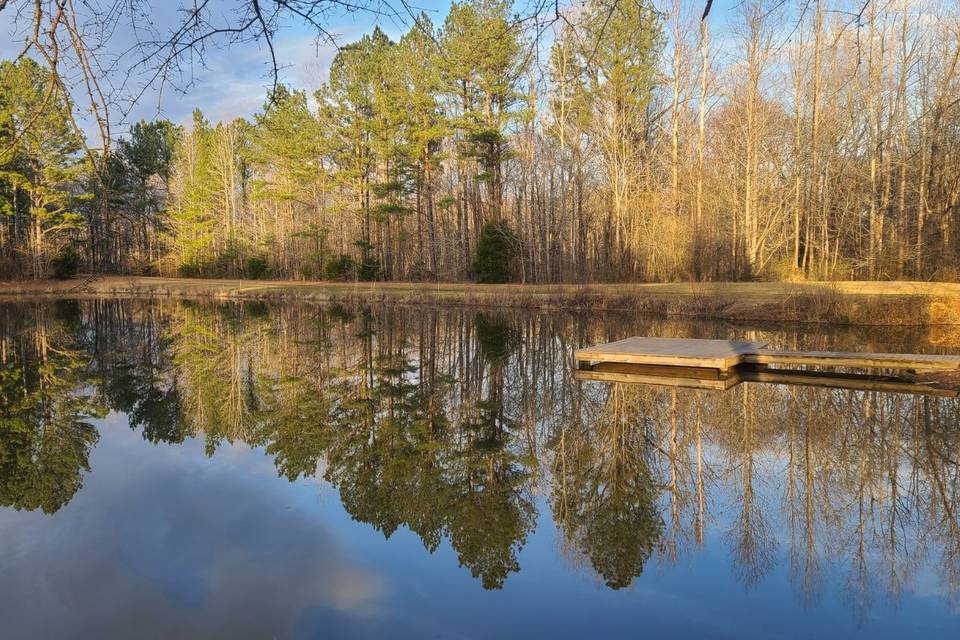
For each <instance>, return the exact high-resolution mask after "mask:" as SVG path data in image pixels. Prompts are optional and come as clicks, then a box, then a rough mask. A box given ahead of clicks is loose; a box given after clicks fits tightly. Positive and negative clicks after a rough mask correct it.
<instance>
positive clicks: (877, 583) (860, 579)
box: [0, 301, 960, 615]
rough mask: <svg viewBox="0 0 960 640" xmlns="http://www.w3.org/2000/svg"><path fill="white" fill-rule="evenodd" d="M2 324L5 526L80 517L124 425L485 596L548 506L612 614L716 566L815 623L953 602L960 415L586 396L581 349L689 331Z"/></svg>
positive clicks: (839, 395) (638, 389)
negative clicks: (402, 551) (457, 571)
mask: <svg viewBox="0 0 960 640" xmlns="http://www.w3.org/2000/svg"><path fill="white" fill-rule="evenodd" d="M14 309H16V310H14ZM24 310H27V312H26V313H25V312H24ZM0 313H2V314H4V315H3V317H0V320H3V321H4V322H3V325H2V328H0V362H2V364H3V369H2V377H0V401H2V407H0V420H2V423H0V504H3V505H7V506H13V507H16V508H21V509H43V510H44V511H46V512H53V511H55V510H56V509H58V508H60V507H62V506H63V505H64V504H66V502H68V501H69V500H70V498H71V496H73V495H74V494H75V493H76V491H77V490H78V489H79V488H80V486H81V483H82V479H83V472H84V470H86V469H87V466H88V460H89V454H90V450H91V448H92V447H93V446H94V444H95V442H96V438H97V433H96V431H95V430H94V429H93V427H92V426H91V425H90V424H89V418H90V417H91V416H97V415H102V414H103V413H104V411H105V410H106V408H107V407H109V408H110V409H112V410H114V411H120V412H123V413H125V414H126V415H127V418H128V421H129V424H130V426H131V428H133V429H137V430H139V431H140V432H141V433H142V435H143V437H144V439H146V440H148V441H150V442H155V443H170V444H174V445H175V444H177V443H181V442H183V441H185V440H187V439H189V438H199V439H202V441H203V442H205V444H206V450H207V453H208V454H210V455H215V454H216V451H217V449H218V447H219V446H220V445H221V443H223V442H225V441H228V442H242V443H245V444H247V445H250V446H254V447H261V448H262V450H263V451H265V452H266V453H267V455H269V456H270V458H271V459H272V461H273V463H274V465H275V466H276V470H277V473H278V474H279V475H280V476H282V477H284V478H287V479H289V480H290V481H296V480H298V479H301V478H305V477H310V476H315V475H318V476H321V477H322V478H323V479H324V480H325V481H326V482H327V483H329V485H330V486H332V487H333V488H334V489H335V490H336V491H337V492H338V494H339V497H340V500H341V502H342V503H343V506H344V508H345V509H346V511H347V512H348V513H349V514H350V515H351V516H352V517H353V518H354V519H356V520H357V521H360V522H364V523H367V524H369V525H370V526H371V527H373V528H375V529H376V530H378V531H380V532H382V533H383V535H384V536H385V537H390V536H392V535H393V534H394V533H395V532H396V531H397V530H398V529H401V528H406V529H408V530H409V531H411V532H413V533H414V534H415V535H417V536H418V537H419V538H420V540H421V541H422V542H423V545H424V547H425V548H426V549H427V550H428V551H429V552H433V551H435V550H436V549H438V548H439V547H440V546H441V545H445V544H449V545H450V547H451V548H452V550H453V551H454V552H455V553H456V554H457V557H458V562H459V563H460V564H461V566H463V567H465V568H466V569H467V570H468V571H469V572H470V573H471V574H472V575H473V576H475V577H476V578H477V580H478V581H479V582H480V584H482V585H483V586H484V587H486V588H492V589H495V588H501V587H503V586H504V585H505V584H506V583H507V581H508V580H509V577H510V575H511V574H513V573H515V572H517V571H519V570H520V568H521V567H520V565H521V562H522V556H521V550H522V549H523V547H524V545H525V544H526V543H527V540H528V538H529V537H530V535H531V533H532V532H533V530H534V528H535V526H536V523H537V519H538V517H539V516H540V515H541V514H539V513H538V510H537V507H536V504H537V503H536V501H535V498H534V497H535V496H537V495H544V496H547V497H548V502H547V504H548V505H549V510H550V511H549V513H548V514H544V515H547V516H548V517H552V518H553V519H554V520H555V521H556V523H557V529H558V532H559V535H560V541H561V545H562V546H563V549H564V551H565V552H569V553H566V554H565V555H566V557H568V558H569V559H570V560H571V561H572V562H576V563H579V564H582V565H583V566H584V567H588V568H589V571H591V572H592V573H595V574H596V575H597V576H598V578H599V580H601V581H602V582H603V583H604V584H606V585H607V586H608V587H609V588H613V589H620V588H624V587H627V586H629V585H631V584H634V583H635V582H636V581H637V580H638V579H640V576H642V575H643V573H644V571H645V570H646V569H647V567H648V566H649V565H650V563H651V562H658V563H661V564H671V563H676V562H679V561H681V560H682V559H683V558H684V557H685V554H687V553H689V552H690V550H691V549H696V548H697V547H698V546H700V545H707V546H711V545H713V546H716V545H719V546H721V547H722V550H723V551H724V553H725V554H726V556H727V557H728V558H729V561H730V563H731V574H732V575H733V576H734V577H735V578H736V579H737V580H739V581H740V582H741V583H742V584H744V585H745V586H748V587H751V588H762V585H764V584H765V583H766V582H767V581H769V580H770V579H771V575H773V571H772V570H773V569H774V568H775V567H776V566H777V563H778V562H780V561H781V560H780V558H781V557H784V560H783V562H785V563H786V564H787V567H786V568H787V569H788V570H789V575H790V580H791V582H792V584H793V588H794V589H795V591H796V593H797V594H798V596H799V598H800V599H801V601H802V602H803V603H804V604H805V605H806V606H814V605H815V604H816V603H817V602H818V601H820V600H821V599H823V598H824V596H825V590H826V589H827V588H828V587H830V585H832V584H833V583H835V582H836V581H837V580H839V581H840V582H842V584H843V588H842V589H841V590H840V592H839V595H840V596H841V597H842V599H843V602H844V605H845V606H846V607H847V608H848V609H850V610H851V611H852V612H854V613H855V614H856V615H868V614H869V612H870V611H871V610H872V609H873V608H874V607H875V606H877V603H878V602H879V601H880V600H881V597H884V598H889V599H892V600H894V601H896V599H897V598H899V597H900V595H901V594H902V593H904V592H906V591H909V590H910V589H911V587H912V585H914V584H915V582H916V580H917V579H918V576H919V575H920V574H921V572H922V571H924V570H927V568H928V567H932V568H935V570H936V571H938V572H939V578H940V585H939V590H940V592H941V593H943V594H944V595H945V597H948V598H953V599H956V598H957V597H958V594H960V522H958V513H960V465H958V456H957V454H956V452H957V451H958V450H960V446H958V445H960V402H958V401H956V400H949V399H942V398H930V397H918V396H900V395H892V394H882V393H874V392H864V391H851V390H843V389H813V388H807V389H802V390H799V389H796V388H788V387H778V386H761V385H742V386H740V387H738V388H736V389H735V390H733V391H731V392H728V393H713V392H704V391H693V390H683V389H671V388H663V387H651V386H642V385H623V384H615V385H606V384H597V383H581V382H577V381H575V380H574V379H573V378H572V376H571V375H570V373H571V371H570V362H569V356H570V353H571V351H572V347H573V346H574V345H577V344H586V343H593V342H603V341H606V340H607V339H609V338H610V337H611V335H612V334H619V335H624V334H626V333H628V332H629V333H637V334H643V333H647V334H656V333H659V334H667V335H668V334H670V332H671V331H672V329H671V328H670V327H669V326H664V325H656V324H651V325H642V326H641V325H640V324H639V322H640V321H637V320H635V319H630V320H629V322H628V323H627V324H624V325H623V326H620V325H616V323H615V321H614V320H609V319H608V320H605V321H603V322H600V321H597V320H596V319H589V318H581V317H577V316H567V315H562V314H542V315H540V314H522V313H513V314H505V313H498V314H493V313H483V314H475V313H472V312H470V311H467V310H462V309H429V310H428V309H424V308H402V307H388V306H371V307H363V306H353V305H343V306H323V305H317V306H309V305H283V306H277V307H273V306H266V305H262V304H256V305H241V304H205V303H189V304H185V303H177V302H164V303H144V302H126V303H115V302H105V301H89V302H83V303H81V304H79V305H78V304H75V303H74V304H61V305H58V306H57V307H53V306H49V305H44V304H36V305H20V306H18V307H10V306H6V307H0ZM624 322H627V321H624ZM644 322H646V321H644ZM742 337H746V338H750V339H764V337H765V336H764V335H762V334H751V335H745V336H742ZM799 339H800V338H798V340H799ZM818 339H819V338H818V336H807V337H804V338H803V340H806V342H803V343H802V344H801V343H798V344H797V345H795V346H797V347H801V348H802V347H810V348H818V347H823V346H824V345H822V344H819V343H818V342H817V340H818Z"/></svg>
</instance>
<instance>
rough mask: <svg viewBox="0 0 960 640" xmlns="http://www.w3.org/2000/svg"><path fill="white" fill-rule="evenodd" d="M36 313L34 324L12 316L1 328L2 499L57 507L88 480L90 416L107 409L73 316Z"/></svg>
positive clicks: (28, 506) (92, 436)
mask: <svg viewBox="0 0 960 640" xmlns="http://www.w3.org/2000/svg"><path fill="white" fill-rule="evenodd" d="M34 311H35V312H36V315H33V316H31V317H30V320H31V321H32V323H33V326H32V327H28V328H24V326H23V324H22V323H21V320H22V319H21V320H17V319H14V318H13V317H11V316H10V315H7V316H6V317H5V318H4V320H5V322H4V323H3V329H2V331H0V365H2V369H0V505H3V506H10V507H14V508H15V509H24V510H28V511H33V510H36V509H41V510H42V511H43V512H44V513H54V512H56V511H58V510H59V509H60V508H61V507H63V506H64V505H65V504H67V503H68V502H69V501H70V499H71V498H73V496H74V495H75V494H76V493H77V491H79V489H80V487H81V486H82V485H83V472H84V471H89V470H90V467H89V456H90V450H91V449H92V448H93V446H94V445H95V444H96V442H97V431H96V429H95V428H94V427H93V426H92V425H91V424H89V423H88V422H87V419H89V418H90V417H95V416H102V415H103V413H104V410H103V408H102V407H101V406H100V405H99V404H98V403H97V402H96V401H95V399H94V398H93V397H92V396H91V395H90V393H89V389H88V387H87V384H88V383H90V382H91V380H90V379H89V378H88V377H87V370H86V367H87V364H88V359H87V358H86V357H85V356H84V354H82V353H81V352H79V351H77V350H75V349H74V348H73V344H72V340H71V336H70V335H69V333H67V332H66V331H64V326H63V325H64V324H66V323H67V322H65V321H64V319H63V318H61V320H55V319H53V318H50V317H48V313H47V311H49V310H48V309H44V308H43V307H40V306H36V307H34ZM59 311H63V308H62V307H61V308H60V309H59ZM66 320H67V321H68V320H69V319H66ZM18 329H19V331H18Z"/></svg>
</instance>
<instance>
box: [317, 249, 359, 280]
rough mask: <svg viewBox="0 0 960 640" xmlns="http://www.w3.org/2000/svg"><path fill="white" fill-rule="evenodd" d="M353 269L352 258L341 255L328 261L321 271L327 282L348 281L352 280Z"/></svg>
mask: <svg viewBox="0 0 960 640" xmlns="http://www.w3.org/2000/svg"><path fill="white" fill-rule="evenodd" d="M353 268H354V264H353V258H351V257H350V256H348V255H347V254H345V253H341V254H340V255H339V256H337V257H336V258H333V259H332V260H330V262H328V263H327V264H326V266H325V267H324V269H323V270H324V273H325V274H326V276H327V279H328V280H350V279H351V278H353Z"/></svg>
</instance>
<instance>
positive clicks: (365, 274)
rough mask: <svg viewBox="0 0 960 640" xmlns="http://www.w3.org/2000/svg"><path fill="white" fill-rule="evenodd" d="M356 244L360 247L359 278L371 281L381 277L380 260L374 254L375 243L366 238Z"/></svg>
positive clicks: (363, 280)
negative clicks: (367, 240)
mask: <svg viewBox="0 0 960 640" xmlns="http://www.w3.org/2000/svg"><path fill="white" fill-rule="evenodd" d="M354 244H356V245H357V248H359V249H360V262H359V263H358V264H357V280H360V281H362V282H371V281H373V280H377V279H379V278H380V261H379V260H377V256H376V255H375V254H374V251H373V248H374V247H373V245H372V244H370V243H369V242H366V241H364V240H358V241H357V242H355V243H354Z"/></svg>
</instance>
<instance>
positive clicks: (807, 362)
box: [574, 338, 960, 397]
mask: <svg viewBox="0 0 960 640" xmlns="http://www.w3.org/2000/svg"><path fill="white" fill-rule="evenodd" d="M767 344H768V343H766V342H756V341H740V340H694V339H684V338H627V339H626V340H620V341H617V342H611V343H609V344H602V345H598V346H595V347H589V348H586V349H578V350H577V351H576V352H575V355H574V357H575V359H576V361H577V372H576V377H577V378H578V379H581V380H597V381H603V382H632V383H643V384H659V385H669V386H683V387H693V388H700V389H729V388H730V387H732V386H734V385H737V384H739V383H741V382H769V383H774V384H795V385H805V386H827V387H841V388H852V389H864V390H875V391H893V392H904V393H931V394H934V395H943V396H950V397H957V396H960V388H958V387H957V385H955V384H954V385H952V386H951V385H950V384H942V383H940V382H939V381H936V380H932V381H923V380H919V381H918V380H917V374H918V373H921V374H922V373H928V372H941V373H942V372H960V356H958V355H932V354H929V355H928V354H907V353H854V352H840V351H784V350H779V349H768V348H767ZM778 366H779V367H786V368H785V369H777V368H774V367H778ZM837 369H840V370H839V371H838V370H837ZM861 371H866V372H867V373H863V372H861ZM888 372H895V373H896V374H897V375H889V374H888Z"/></svg>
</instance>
